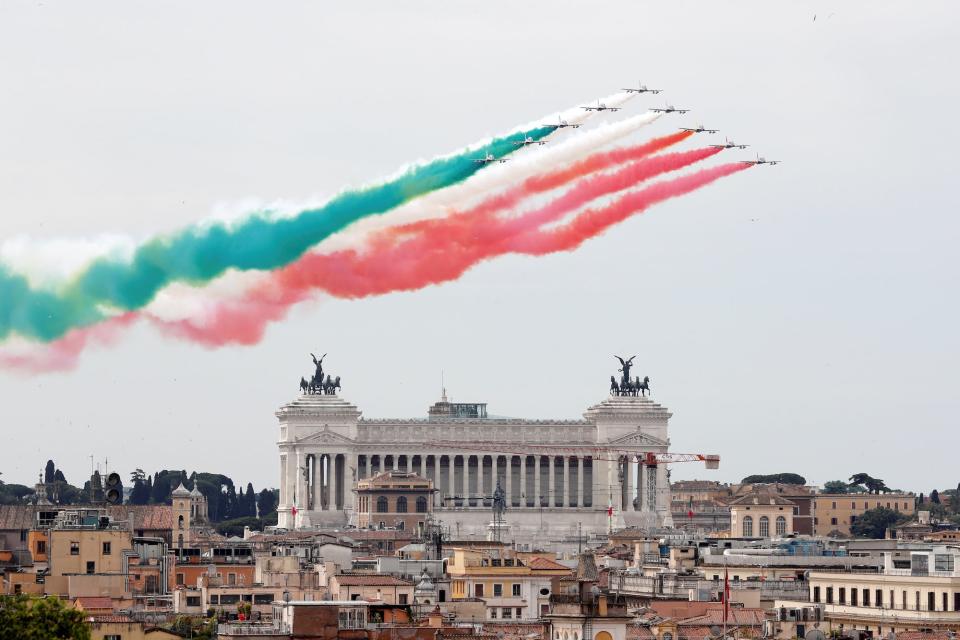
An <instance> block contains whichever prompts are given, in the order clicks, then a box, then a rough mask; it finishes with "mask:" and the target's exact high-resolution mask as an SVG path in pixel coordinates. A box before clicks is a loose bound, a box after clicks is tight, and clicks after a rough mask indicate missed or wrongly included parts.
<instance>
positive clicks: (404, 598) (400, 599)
mask: <svg viewBox="0 0 960 640" xmlns="http://www.w3.org/2000/svg"><path fill="white" fill-rule="evenodd" d="M397 598H398V600H397V604H407V594H405V593H399V594H397Z"/></svg>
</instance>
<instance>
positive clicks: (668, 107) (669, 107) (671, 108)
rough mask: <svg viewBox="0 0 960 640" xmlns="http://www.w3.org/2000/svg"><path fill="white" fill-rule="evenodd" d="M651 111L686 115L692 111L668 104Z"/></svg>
mask: <svg viewBox="0 0 960 640" xmlns="http://www.w3.org/2000/svg"><path fill="white" fill-rule="evenodd" d="M650 111H653V112H654V113H686V112H688V111H690V109H677V108H676V107H675V106H673V105H672V104H668V105H666V106H665V107H656V108H654V109H650Z"/></svg>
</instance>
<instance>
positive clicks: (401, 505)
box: [397, 496, 407, 513]
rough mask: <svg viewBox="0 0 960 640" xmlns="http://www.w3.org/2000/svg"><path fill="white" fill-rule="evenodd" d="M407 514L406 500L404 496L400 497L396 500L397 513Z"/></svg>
mask: <svg viewBox="0 0 960 640" xmlns="http://www.w3.org/2000/svg"><path fill="white" fill-rule="evenodd" d="M406 512H407V498H406V496H400V497H399V498H397V513H406Z"/></svg>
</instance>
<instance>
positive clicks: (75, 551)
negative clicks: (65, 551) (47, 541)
mask: <svg viewBox="0 0 960 640" xmlns="http://www.w3.org/2000/svg"><path fill="white" fill-rule="evenodd" d="M70 555H72V556H78V555H80V543H79V542H71V543H70Z"/></svg>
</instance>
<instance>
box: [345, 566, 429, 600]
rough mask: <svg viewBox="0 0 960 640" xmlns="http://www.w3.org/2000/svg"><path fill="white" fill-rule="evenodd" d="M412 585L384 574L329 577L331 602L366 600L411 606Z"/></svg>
mask: <svg viewBox="0 0 960 640" xmlns="http://www.w3.org/2000/svg"><path fill="white" fill-rule="evenodd" d="M413 588H414V584H413V583H412V582H410V581H409V580H402V579H400V578H397V577H395V576H391V575H385V574H355V573H354V574H339V575H335V576H330V598H332V599H333V600H343V601H350V600H367V601H369V602H384V603H386V604H413Z"/></svg>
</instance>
